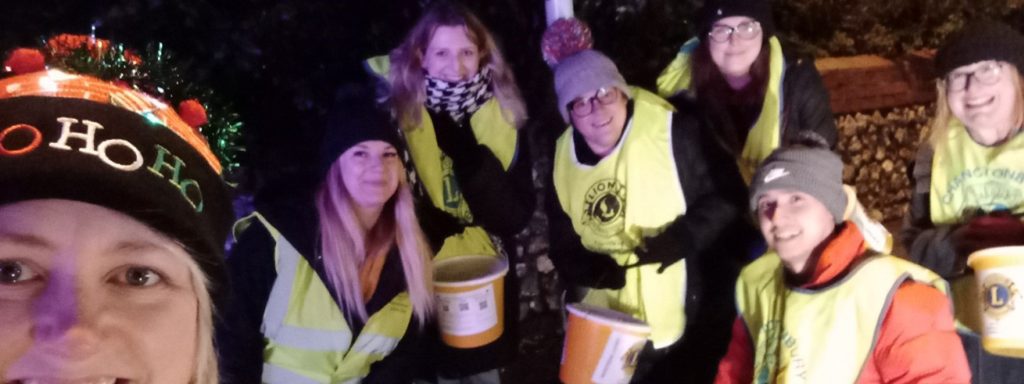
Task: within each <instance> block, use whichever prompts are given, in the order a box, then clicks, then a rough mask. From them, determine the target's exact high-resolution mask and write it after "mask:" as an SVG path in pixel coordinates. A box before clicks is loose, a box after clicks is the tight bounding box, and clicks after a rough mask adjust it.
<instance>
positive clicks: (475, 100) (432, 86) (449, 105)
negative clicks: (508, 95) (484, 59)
mask: <svg viewBox="0 0 1024 384" xmlns="http://www.w3.org/2000/svg"><path fill="white" fill-rule="evenodd" d="M426 80H427V90H426V93H427V108H428V109H430V110H431V111H433V112H441V111H444V112H448V114H449V115H451V116H452V119H454V120H455V121H461V120H462V119H463V118H464V117H466V116H470V115H472V114H473V113H474V112H476V110H478V109H480V106H482V105H484V103H485V102H487V100H490V99H491V71H490V69H489V68H486V67H484V68H483V69H481V70H480V72H477V74H476V76H473V77H472V78H470V79H469V80H465V81H460V82H454V83H453V82H448V81H444V80H441V79H435V78H431V77H427V78H426Z"/></svg>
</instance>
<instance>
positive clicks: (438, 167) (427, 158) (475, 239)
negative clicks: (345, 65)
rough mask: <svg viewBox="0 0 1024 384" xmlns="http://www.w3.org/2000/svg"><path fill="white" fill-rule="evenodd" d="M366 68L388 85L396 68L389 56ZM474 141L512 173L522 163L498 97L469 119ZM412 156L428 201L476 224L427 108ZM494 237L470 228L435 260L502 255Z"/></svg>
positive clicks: (410, 139)
mask: <svg viewBox="0 0 1024 384" xmlns="http://www.w3.org/2000/svg"><path fill="white" fill-rule="evenodd" d="M365 65H366V67H367V68H368V69H369V70H370V71H371V72H372V73H374V74H376V75H377V76H379V77H381V78H383V79H385V80H386V79H387V77H388V75H387V73H388V72H387V71H389V70H390V68H391V64H390V60H389V58H388V57H387V56H376V57H372V58H370V59H367V60H366V62H365ZM469 125H470V127H471V128H472V129H473V135H474V136H475V137H476V140H477V142H478V143H480V144H481V145H483V146H485V147H487V149H489V150H490V151H491V153H493V154H494V156H495V157H496V158H497V159H498V161H499V162H500V163H501V166H502V167H503V168H504V169H506V170H507V169H508V168H509V167H510V166H511V165H512V163H513V162H514V161H515V159H516V154H517V153H516V151H517V140H518V131H517V130H516V128H515V126H513V125H512V124H511V123H509V121H508V120H506V119H505V116H504V113H503V110H502V108H501V104H499V103H498V99H497V98H494V97H492V98H491V99H490V100H488V101H487V102H485V103H484V104H483V105H482V106H480V109H478V110H477V111H476V112H474V113H473V115H472V116H471V117H470V119H469ZM405 138H406V142H407V143H408V144H409V154H410V155H411V156H412V162H413V166H415V168H416V175H417V176H418V178H419V181H420V182H421V183H422V184H423V187H424V188H423V189H424V190H426V192H427V196H429V197H430V201H431V203H433V204H434V206H435V207H437V208H439V209H441V210H443V211H445V212H448V213H449V214H451V215H452V216H455V217H456V218H458V219H459V220H461V221H462V222H463V223H470V222H472V221H473V214H472V212H471V211H470V209H469V205H468V204H467V203H466V200H465V199H464V198H463V196H462V192H461V190H460V189H459V183H458V181H456V178H455V172H454V169H453V165H452V160H451V158H449V157H448V156H447V155H445V154H444V152H441V149H440V147H438V145H437V136H436V135H435V134H434V123H433V122H432V121H431V120H430V115H429V114H428V113H427V109H426V108H421V117H420V125H419V126H417V127H415V128H413V129H411V130H408V131H405ZM497 254H498V252H497V251H496V250H495V248H494V244H493V242H492V241H491V239H490V236H489V235H488V234H487V232H486V231H484V229H483V228H481V227H478V226H473V227H466V229H465V230H464V231H463V232H462V233H460V234H456V235H453V236H450V237H448V238H447V239H445V241H444V244H442V245H441V249H440V250H438V251H437V254H436V255H435V256H434V259H435V260H444V259H447V258H449V257H452V256H459V255H497Z"/></svg>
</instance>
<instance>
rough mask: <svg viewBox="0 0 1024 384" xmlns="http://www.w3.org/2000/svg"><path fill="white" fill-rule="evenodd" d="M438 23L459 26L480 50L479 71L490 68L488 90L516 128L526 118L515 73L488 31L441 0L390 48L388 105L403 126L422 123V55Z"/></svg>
mask: <svg viewBox="0 0 1024 384" xmlns="http://www.w3.org/2000/svg"><path fill="white" fill-rule="evenodd" d="M440 26H450V27H454V26H461V27H464V28H465V30H466V36H467V37H469V40H470V41H472V42H473V44H476V46H477V48H479V49H480V63H481V70H482V69H483V67H486V68H489V69H490V71H491V89H492V91H493V92H494V95H495V97H497V98H498V103H499V104H500V105H501V109H502V115H503V116H504V117H505V119H506V120H508V121H509V122H511V123H512V125H513V126H515V127H517V128H518V127H520V126H522V124H523V123H524V122H525V121H526V106H525V104H524V103H523V98H522V96H521V95H520V93H519V87H517V86H516V81H515V76H513V74H512V69H511V68H509V66H508V64H507V63H506V62H505V58H504V57H503V56H502V54H501V51H500V50H499V49H498V46H497V44H495V42H494V38H493V37H492V35H491V33H490V31H488V30H487V27H485V26H484V24H483V23H482V22H480V20H479V19H477V17H476V16H474V15H473V14H472V13H470V12H469V11H468V10H466V9H465V8H463V7H461V6H458V5H455V4H452V3H450V2H447V1H442V2H440V3H438V4H437V5H434V6H432V7H431V8H430V9H428V10H427V12H426V13H425V14H424V15H423V16H422V17H421V18H420V20H419V21H418V22H417V23H416V25H415V26H413V27H412V30H410V31H409V34H408V35H407V36H406V38H405V41H404V42H402V44H401V45H399V46H398V47H397V48H395V49H394V50H392V51H391V72H390V73H388V83H390V85H391V94H390V98H391V105H392V109H393V112H394V114H395V116H396V117H397V118H398V121H399V122H401V126H402V129H405V130H412V129H415V128H416V127H418V126H419V125H420V123H421V119H422V112H421V108H422V106H423V103H424V102H425V100H426V92H425V90H424V88H425V87H426V85H425V82H424V75H423V55H424V52H425V51H426V49H427V45H429V44H430V39H431V38H432V37H433V36H434V31H435V30H436V29H437V27H440Z"/></svg>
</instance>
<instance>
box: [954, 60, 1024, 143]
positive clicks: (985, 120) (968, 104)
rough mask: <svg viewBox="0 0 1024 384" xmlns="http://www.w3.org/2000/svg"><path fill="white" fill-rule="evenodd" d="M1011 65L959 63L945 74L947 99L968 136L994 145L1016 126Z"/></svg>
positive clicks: (1017, 102)
mask: <svg viewBox="0 0 1024 384" xmlns="http://www.w3.org/2000/svg"><path fill="white" fill-rule="evenodd" d="M1013 71H1014V68H1013V66H1012V65H1010V64H1007V63H1004V62H1000V61H982V62H977V63H974V64H970V65H965V66H962V67H959V68H957V69H955V70H953V71H952V72H950V73H949V75H947V76H946V101H947V102H948V103H949V109H950V111H951V112H953V115H954V116H956V118H957V119H960V121H961V122H963V123H964V125H966V126H967V130H968V131H969V132H970V133H971V137H972V138H973V139H974V140H975V141H977V142H978V143H979V144H982V145H994V144H997V143H999V142H1001V141H1003V140H1004V139H1006V136H1007V135H1008V134H1009V133H1010V132H1012V131H1013V130H1014V129H1016V128H1017V127H1016V124H1017V121H1016V120H1017V118H1016V116H1017V108H1019V105H1020V104H1021V100H1018V95H1017V88H1016V86H1015V84H1014V82H1015V81H1017V80H1016V77H1017V76H1013V73H1012V72H1013Z"/></svg>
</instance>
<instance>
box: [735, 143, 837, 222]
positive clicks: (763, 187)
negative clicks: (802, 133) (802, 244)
mask: <svg viewBox="0 0 1024 384" xmlns="http://www.w3.org/2000/svg"><path fill="white" fill-rule="evenodd" d="M773 189H788V190H795V191H800V192H803V193H806V194H808V195H811V196H814V198H816V199H818V201H820V202H821V203H822V204H823V205H825V208H827V209H828V211H829V213H831V214H832V217H833V218H834V219H835V222H836V224H839V223H842V222H843V213H845V211H846V193H845V192H844V191H843V161H842V160H840V159H839V156H838V155H836V154H835V153H833V152H832V151H829V150H827V149H821V148H804V147H790V148H780V149H777V150H775V152H772V154H771V155H770V156H768V158H767V159H765V160H764V162H763V163H761V167H760V168H758V169H757V172H756V173H754V178H753V180H752V182H751V185H750V191H751V193H750V210H751V211H756V210H757V201H758V200H759V199H760V198H761V195H764V193H765V192H767V191H769V190H773Z"/></svg>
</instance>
